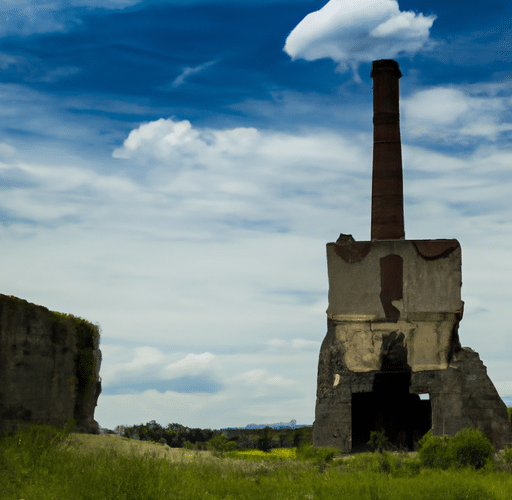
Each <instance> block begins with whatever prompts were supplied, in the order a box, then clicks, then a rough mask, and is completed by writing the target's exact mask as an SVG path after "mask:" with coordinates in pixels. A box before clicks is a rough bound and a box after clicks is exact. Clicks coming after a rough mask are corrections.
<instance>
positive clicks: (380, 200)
mask: <svg viewBox="0 0 512 500" xmlns="http://www.w3.org/2000/svg"><path fill="white" fill-rule="evenodd" d="M401 76H402V73H401V72H400V69H399V67H398V63H397V62H396V61H393V60H391V59H382V60H380V61H373V66H372V73H371V77H372V78H373V177H372V233H371V234H372V236H371V238H372V241H374V240H401V239H404V238H405V230H404V193H403V179H402V146H401V143H400V112H399V108H398V96H399V91H398V79H399V78H400V77H401Z"/></svg>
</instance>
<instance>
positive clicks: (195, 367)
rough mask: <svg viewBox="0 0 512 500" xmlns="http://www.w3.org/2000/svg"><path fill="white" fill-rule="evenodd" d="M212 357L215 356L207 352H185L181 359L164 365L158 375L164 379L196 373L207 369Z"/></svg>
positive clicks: (212, 359)
mask: <svg viewBox="0 0 512 500" xmlns="http://www.w3.org/2000/svg"><path fill="white" fill-rule="evenodd" d="M214 359H215V356H214V355H213V354H210V353H209V352H204V353H202V354H193V353H191V354H187V355H186V356H185V357H184V358H183V359H180V360H179V361H177V362H175V363H170V364H168V365H167V366H165V367H164V368H163V369H162V370H161V372H160V376H161V377H162V378H164V379H172V378H177V377H182V376H183V375H198V374H200V373H203V372H204V371H205V370H207V369H209V368H210V367H211V364H212V362H213V361H214Z"/></svg>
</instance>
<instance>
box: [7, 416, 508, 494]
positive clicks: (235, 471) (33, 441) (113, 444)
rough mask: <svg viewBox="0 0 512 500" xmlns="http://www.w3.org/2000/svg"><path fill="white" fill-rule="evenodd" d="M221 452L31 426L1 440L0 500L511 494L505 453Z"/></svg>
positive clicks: (506, 452) (292, 450)
mask: <svg viewBox="0 0 512 500" xmlns="http://www.w3.org/2000/svg"><path fill="white" fill-rule="evenodd" d="M427 440H428V438H427ZM466 441H467V440H466ZM230 453H231V452H227V453H226V454H225V455H224V457H219V456H215V455H214V454H213V453H211V452H209V451H197V450H186V449H181V450H173V449H171V448H169V447H168V446H166V445H164V444H159V443H151V442H148V441H146V442H144V441H140V440H134V439H127V438H123V437H121V436H117V435H101V436H93V435H84V434H70V433H69V432H66V431H62V430H57V429H55V428H51V427H47V426H35V425H31V426H27V427H24V428H23V429H21V430H20V431H18V432H17V433H13V434H10V435H9V434H5V435H3V436H2V437H1V438H0V484H1V485H2V488H0V499H2V500H3V499H16V500H19V499H20V498H23V499H26V500H28V499H32V498H37V499H38V500H47V499H48V500H49V499H57V500H59V499H65V500H74V499H77V500H78V499H80V500H83V499H87V500H94V499H105V498H108V499H126V500H128V499H133V500H135V499H137V500H138V499H141V500H142V499H151V500H158V499H168V498H173V499H194V500H196V499H198V498H202V499H221V498H225V499H228V498H232V499H235V498H236V499H259V498H268V499H276V500H278V499H322V498H343V499H349V500H350V499H352V498H353V499H357V500H362V499H363V500H364V499H390V500H391V499H410V498H412V497H411V495H412V494H413V496H414V498H415V499H419V500H422V499H432V500H434V499H435V500H437V499H438V498H442V499H443V500H455V499H462V498H464V499H475V500H488V499H489V500H491V499H505V498H510V491H512V449H507V450H505V452H504V453H502V454H499V455H495V456H494V457H492V458H491V459H489V460H487V461H486V464H485V465H484V466H483V467H481V468H479V469H478V470H476V469H475V468H474V467H472V466H470V465H467V466H466V467H459V466H454V465H453V464H452V465H451V466H450V467H448V468H446V469H439V468H432V467H427V466H425V464H424V463H423V462H422V458H421V455H420V454H415V453H398V452H394V453H392V452H389V451H386V450H383V452H382V453H379V452H376V453H362V454H355V455H349V456H345V457H338V458H334V457H333V456H332V455H330V454H329V453H327V454H325V456H322V453H325V452H324V451H322V450H314V449H312V448H311V447H308V446H307V445H306V446H304V447H303V448H302V450H301V448H300V447H299V449H296V448H289V449H287V450H283V451H277V450H272V451H271V452H269V453H265V452H262V451H261V450H260V451H258V452H255V451H253V452H249V451H238V452H236V453H238V455H233V456H230ZM308 455H310V456H308ZM271 457H272V458H271Z"/></svg>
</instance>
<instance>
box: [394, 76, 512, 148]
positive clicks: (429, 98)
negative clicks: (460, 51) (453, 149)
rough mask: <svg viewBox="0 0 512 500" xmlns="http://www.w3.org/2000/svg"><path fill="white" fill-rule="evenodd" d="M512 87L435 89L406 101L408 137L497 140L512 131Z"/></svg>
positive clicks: (404, 113) (403, 102) (424, 91)
mask: <svg viewBox="0 0 512 500" xmlns="http://www.w3.org/2000/svg"><path fill="white" fill-rule="evenodd" d="M511 92H512V89H511V87H510V85H508V86H502V87H501V89H500V90H497V89H496V88H495V87H494V86H491V85H487V86H481V85H480V86H460V87H454V86H451V87H434V88H430V89H426V90H422V91H420V92H417V93H415V94H413V95H410V96H408V97H406V98H405V99H402V103H401V106H402V110H403V117H404V120H403V124H404V125H403V130H404V133H405V134H404V135H405V136H406V137H407V136H410V137H411V138H414V137H428V138H431V139H433V140H435V141H443V142H445V141H454V140H455V141H457V142H465V143H469V142H470V141H471V142H474V141H475V139H487V140H490V141H495V140H497V139H499V138H500V136H501V135H502V133H504V132H509V131H510V130H512V123H511V122H508V121H507V119H508V114H509V112H510V109H511V97H510V96H511Z"/></svg>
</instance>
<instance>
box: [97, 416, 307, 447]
mask: <svg viewBox="0 0 512 500" xmlns="http://www.w3.org/2000/svg"><path fill="white" fill-rule="evenodd" d="M106 432H110V433H114V434H118V435H120V436H122V437H126V438H129V439H139V440H141V441H153V442H155V443H161V444H166V445H167V446H170V447H171V448H189V449H197V450H206V449H207V448H208V443H209V442H210V441H212V440H213V441H212V444H213V443H216V442H217V441H219V439H222V440H223V441H226V442H227V443H229V448H231V449H238V450H244V449H259V450H262V451H269V450H270V449H272V448H291V447H299V446H300V445H302V444H305V443H308V444H311V443H312V432H313V427H312V426H301V427H281V428H276V429H274V428H271V427H265V428H262V429H254V428H228V429H214V430H212V429H199V428H190V427H186V426H184V425H181V424H176V423H172V424H168V425H167V426H165V427H163V426H162V425H160V424H158V423H157V422H156V421H155V420H151V421H150V422H148V423H146V424H138V425H132V426H126V425H119V426H117V427H116V428H115V430H114V431H106Z"/></svg>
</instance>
